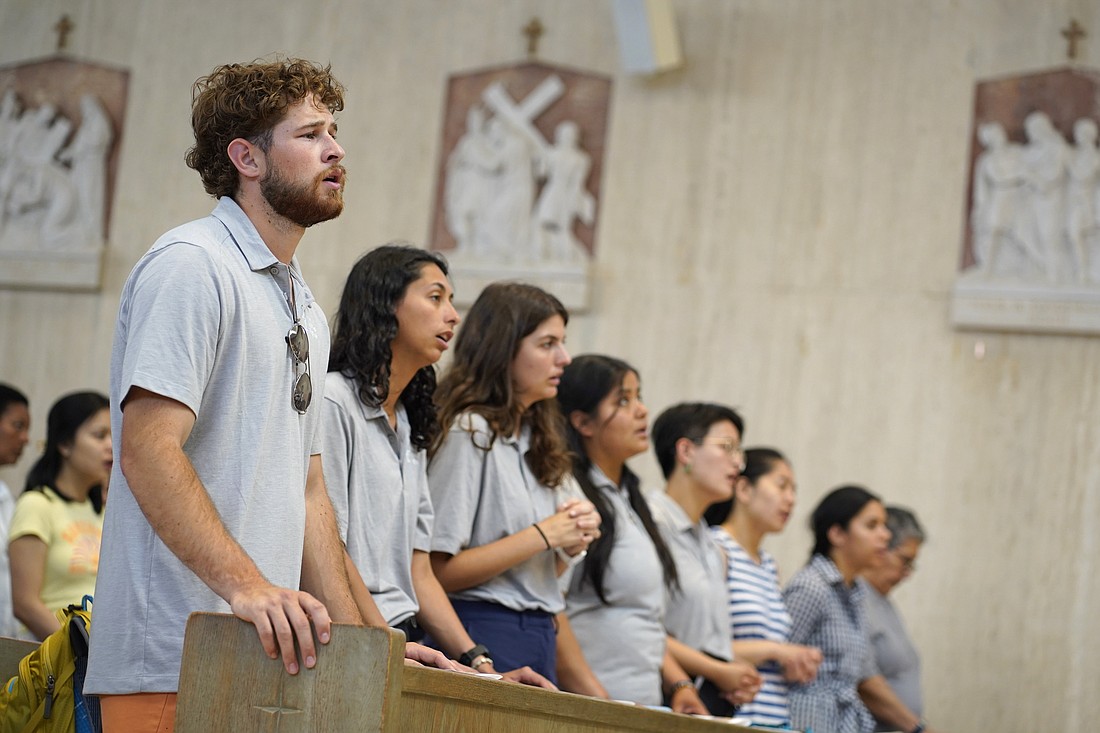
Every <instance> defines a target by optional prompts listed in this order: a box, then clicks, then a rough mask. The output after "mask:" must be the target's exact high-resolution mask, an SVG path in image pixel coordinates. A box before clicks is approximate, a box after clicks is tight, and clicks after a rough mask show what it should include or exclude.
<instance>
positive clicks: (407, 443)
mask: <svg viewBox="0 0 1100 733" xmlns="http://www.w3.org/2000/svg"><path fill="white" fill-rule="evenodd" d="M452 300H453V291H452V289H451V283H450V280H449V279H448V277H447V263H446V261H445V260H444V259H443V258H442V257H441V256H440V255H438V254H436V253H434V252H429V251H427V250H423V249H418V248H415V247H412V246H407V245H402V244H391V245H385V246H382V247H379V248H377V249H374V250H372V251H370V252H368V253H367V254H365V255H364V256H363V257H361V258H360V259H359V261H358V262H356V263H355V265H354V267H352V269H351V272H350V273H349V274H348V279H347V283H346V284H345V285H344V292H343V294H342V296H341V299H340V309H339V311H338V312H337V314H336V321H335V326H334V328H333V340H332V351H331V355H330V357H329V374H328V378H327V380H326V385H325V404H324V430H325V436H324V437H325V450H324V453H322V461H323V466H324V475H325V483H326V485H327V487H328V491H329V495H330V496H331V497H332V505H333V508H334V509H335V511H336V520H337V526H338V528H339V530H340V536H341V538H342V539H343V540H344V544H345V547H346V553H345V562H346V564H347V565H348V568H347V569H348V575H349V577H350V580H351V587H352V590H353V595H354V597H355V599H356V603H357V605H358V606H359V610H360V613H361V614H362V616H363V618H364V619H365V620H366V621H367V622H368V623H374V624H378V625H383V624H385V625H388V626H392V627H394V628H397V629H400V630H402V631H404V632H405V635H406V638H407V639H408V640H409V641H410V642H419V641H420V640H421V638H422V637H423V631H422V629H424V630H427V631H428V632H429V633H431V634H432V636H433V638H435V639H436V640H437V641H438V642H439V643H440V645H441V646H442V647H443V650H444V651H445V652H447V653H448V654H449V655H450V656H451V657H452V658H454V659H459V658H461V657H463V655H464V654H466V653H467V652H468V651H470V650H471V649H474V648H475V646H476V645H475V644H474V642H473V640H471V639H470V636H469V635H468V634H467V633H466V630H465V629H464V628H463V627H462V623H461V622H460V621H459V620H458V617H457V616H455V613H454V610H453V609H452V608H451V604H450V602H449V601H448V599H447V596H446V594H445V593H444V592H443V589H442V587H440V585H439V581H438V580H437V579H436V577H435V574H434V573H433V572H432V567H431V563H430V561H429V559H428V553H429V551H430V549H431V533H432V523H433V521H434V514H433V510H432V503H431V496H430V494H429V491H428V479H427V456H426V451H427V447H428V445H429V444H430V442H431V440H432V439H433V438H434V437H435V436H436V434H438V433H439V423H438V420H437V417H436V407H435V404H434V402H433V401H432V398H433V395H434V393H435V383H436V377H435V369H434V366H433V365H434V364H435V363H436V362H437V361H438V360H439V358H440V357H441V356H442V355H443V352H444V351H446V350H447V348H448V345H449V343H450V341H451V339H452V337H453V336H454V330H455V326H456V325H457V324H458V321H459V317H458V312H457V311H456V310H455V308H454V305H453V303H452ZM406 652H407V656H410V657H412V658H414V659H419V660H420V661H429V662H431V663H433V664H436V663H439V661H440V660H432V659H430V658H425V657H424V653H425V652H429V650H427V649H425V648H423V647H420V646H419V645H418V644H410V645H409V646H408V647H407V650H406ZM430 654H432V655H436V656H438V652H435V651H430ZM467 661H468V662H471V663H473V664H475V665H476V666H477V668H478V670H479V671H481V672H484V673H495V672H496V670H495V669H494V668H493V664H492V662H490V661H484V660H481V661H479V660H476V659H469V660H467ZM508 676H509V678H510V679H516V680H518V681H528V682H533V683H535V684H542V685H544V686H550V684H549V683H548V682H547V681H546V680H545V679H543V678H541V677H538V676H537V675H535V674H534V673H531V672H530V671H529V670H515V671H513V672H509V673H508Z"/></svg>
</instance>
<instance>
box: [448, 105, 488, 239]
mask: <svg viewBox="0 0 1100 733" xmlns="http://www.w3.org/2000/svg"><path fill="white" fill-rule="evenodd" d="M485 127H486V120H485V110H484V109H483V108H482V107H481V106H480V105H476V104H475V105H473V106H472V107H470V109H469V111H468V112H467V113H466V132H465V133H463V135H462V137H461V138H459V141H458V144H457V145H455V149H454V150H453V151H452V152H451V155H450V157H449V158H448V159H447V174H446V178H445V179H444V182H443V187H444V188H443V207H444V214H445V215H446V221H447V229H448V231H450V232H451V235H452V236H453V237H454V238H455V241H456V242H457V243H458V248H459V250H461V251H464V252H470V253H479V254H485V253H480V252H478V247H479V244H478V243H479V241H481V236H480V233H481V230H482V228H483V226H484V223H483V222H482V221H481V215H482V212H483V211H484V210H485V203H486V199H487V198H488V196H489V193H490V192H489V190H488V176H489V171H487V170H486V168H485V166H486V162H487V161H488V160H490V159H491V158H492V156H493V151H492V149H491V146H490V143H489V137H488V133H487V131H486V129H485Z"/></svg>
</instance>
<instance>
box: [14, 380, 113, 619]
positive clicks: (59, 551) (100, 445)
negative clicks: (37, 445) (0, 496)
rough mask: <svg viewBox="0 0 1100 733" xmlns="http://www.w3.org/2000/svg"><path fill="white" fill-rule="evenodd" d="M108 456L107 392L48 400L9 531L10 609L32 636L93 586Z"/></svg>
mask: <svg viewBox="0 0 1100 733" xmlns="http://www.w3.org/2000/svg"><path fill="white" fill-rule="evenodd" d="M111 463H112V453H111V415H110V412H109V410H108V402H107V398H106V397H104V396H103V395H101V394H99V393H97V392H76V393H74V394H70V395H66V396H65V397H62V398H61V399H59V400H58V401H57V402H55V403H54V405H53V407H51V408H50V414H49V417H48V420H47V428H46V450H45V452H44V453H43V454H42V457H41V458H39V459H38V462H37V463H35V464H34V467H33V468H31V471H30V473H29V474H28V475H27V482H26V490H25V491H24V492H23V494H22V495H21V496H20V497H19V500H18V501H17V502H16V506H15V515H14V516H13V517H12V522H11V530H10V532H9V534H8V555H9V557H10V559H11V587H12V602H13V606H14V610H15V617H16V618H17V619H19V621H21V622H22V623H23V625H24V626H25V627H26V628H27V629H28V630H29V631H30V633H31V634H32V635H33V636H34V637H35V638H37V639H45V638H46V637H47V636H49V635H50V634H51V633H53V632H54V631H56V630H57V629H58V628H59V624H58V621H57V618H56V617H55V616H54V611H56V610H57V609H59V608H64V607H65V606H67V605H69V604H70V603H80V600H81V598H83V597H84V595H85V594H88V595H91V594H93V593H94V592H95V576H96V571H97V570H98V568H99V540H100V535H101V533H102V530H103V496H104V493H105V491H106V487H107V481H108V479H109V477H110V473H111Z"/></svg>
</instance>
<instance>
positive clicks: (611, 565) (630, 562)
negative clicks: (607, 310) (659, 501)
mask: <svg viewBox="0 0 1100 733" xmlns="http://www.w3.org/2000/svg"><path fill="white" fill-rule="evenodd" d="M558 404H559V405H560V406H561V409H562V413H563V414H564V415H565V418H566V431H567V435H568V439H569V447H570V448H571V449H572V452H573V477H574V478H575V479H576V481H577V484H578V486H579V487H580V489H581V491H582V492H583V494H584V496H585V497H586V498H587V499H588V500H589V501H591V502H592V504H593V505H595V507H596V509H597V511H599V513H600V517H601V519H602V520H603V525H602V526H601V528H600V537H599V538H598V539H596V540H595V541H594V542H593V543H592V544H591V545H590V546H589V548H588V553H587V555H586V556H585V557H584V558H583V560H582V561H581V562H580V563H579V564H577V565H576V567H574V568H573V570H572V574H571V576H570V579H569V583H568V591H567V593H566V598H565V607H566V614H567V615H568V616H569V623H570V625H571V626H572V627H573V632H574V634H575V635H576V637H577V641H578V642H579V643H580V645H581V648H582V649H584V651H585V656H586V658H587V659H588V660H589V662H590V664H591V666H592V671H593V672H595V673H596V676H597V677H598V678H599V680H600V682H601V683H602V684H603V686H604V688H606V689H607V692H608V694H609V695H610V696H611V697H612V698H614V699H616V700H630V701H632V702H635V703H638V704H641V705H660V704H661V702H662V691H663V692H664V694H665V695H667V696H668V697H669V698H670V701H669V702H670V705H671V707H672V709H673V710H675V711H676V712H680V713H696V714H705V713H706V712H707V709H706V707H705V706H704V705H703V703H702V701H701V700H700V699H699V696H698V693H697V692H696V690H695V685H694V683H693V682H691V681H690V679H689V677H688V675H687V673H685V672H684V670H683V668H682V667H681V666H680V665H679V664H678V663H677V662H676V660H675V659H673V657H672V655H671V654H670V653H669V652H668V650H667V648H666V647H667V645H666V634H665V627H664V612H665V611H664V602H665V588H666V587H670V586H671V587H674V586H675V584H676V564H675V562H674V561H673V559H672V553H671V552H669V549H668V546H667V545H665V541H664V540H663V539H661V534H660V531H659V530H658V529H657V525H656V523H655V522H654V521H653V515H652V514H651V512H650V511H649V506H648V505H647V504H646V501H645V498H644V497H643V496H642V491H641V487H640V485H639V481H638V477H637V475H635V473H634V472H633V471H631V470H630V468H629V467H628V466H627V465H626V461H627V459H628V458H631V457H632V456H635V455H638V454H639V453H644V452H645V451H646V449H647V448H649V438H648V437H647V427H648V422H649V421H648V415H649V413H648V411H647V410H646V407H645V405H644V404H643V403H642V395H641V385H640V383H639V381H638V372H637V371H636V370H635V369H634V368H633V367H631V366H630V365H629V364H627V363H626V362H624V361H620V360H619V359H614V358H612V357H610V356H600V355H595V354H592V355H585V356H579V357H577V358H576V359H574V360H573V363H572V364H570V365H569V366H567V367H566V368H565V373H564V374H563V375H562V378H561V384H560V385H559V388H558ZM685 680H686V683H685Z"/></svg>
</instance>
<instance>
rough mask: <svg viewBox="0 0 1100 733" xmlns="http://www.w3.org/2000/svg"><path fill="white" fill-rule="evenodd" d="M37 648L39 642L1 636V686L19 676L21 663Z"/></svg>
mask: <svg viewBox="0 0 1100 733" xmlns="http://www.w3.org/2000/svg"><path fill="white" fill-rule="evenodd" d="M37 648H38V642H37V641H24V640H23V639H11V638H8V637H6V636H0V684H3V683H5V682H7V681H8V680H10V679H11V678H12V677H14V676H15V675H17V674H19V661H20V660H21V659H23V657H25V656H27V655H28V654H30V653H31V652H33V651H34V650H35V649H37Z"/></svg>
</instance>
